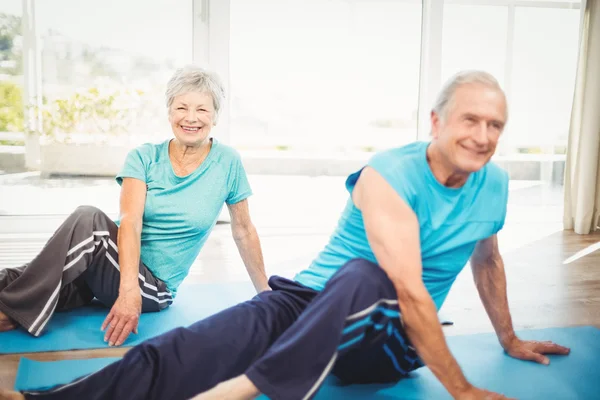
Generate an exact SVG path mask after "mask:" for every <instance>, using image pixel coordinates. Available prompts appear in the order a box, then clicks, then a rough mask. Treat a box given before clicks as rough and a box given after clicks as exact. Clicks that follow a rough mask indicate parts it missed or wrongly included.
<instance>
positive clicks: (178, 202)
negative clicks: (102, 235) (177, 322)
mask: <svg viewBox="0 0 600 400" xmlns="http://www.w3.org/2000/svg"><path fill="white" fill-rule="evenodd" d="M169 142H170V140H166V141H164V142H162V143H159V144H150V143H146V144H143V145H141V146H139V147H137V148H136V149H133V150H132V151H131V152H129V154H128V155H127V158H126V160H125V165H124V166H123V169H122V170H121V172H120V173H119V174H118V175H117V177H116V180H117V182H118V183H119V185H120V184H122V182H123V178H127V177H129V178H136V179H139V180H141V181H143V182H145V183H146V204H145V208H144V216H143V225H142V235H141V236H142V238H141V239H142V242H141V254H140V258H141V260H142V262H143V263H144V265H146V267H148V269H149V270H150V271H151V272H152V274H153V275H154V276H155V277H156V278H158V279H160V280H161V281H163V282H165V284H166V285H167V287H168V288H169V290H170V291H171V292H173V294H176V292H177V288H178V286H179V285H180V284H181V282H182V281H183V279H184V278H185V277H186V276H187V274H188V272H189V269H190V267H191V265H192V263H193V262H194V260H195V259H196V257H197V256H198V253H199V252H200V249H201V248H202V246H203V245H204V243H205V242H206V239H207V238H208V236H209V234H210V232H211V231H212V229H213V227H214V226H215V224H216V222H217V218H218V217H219V214H220V213H221V210H222V209H223V205H224V204H225V203H227V204H235V203H237V202H239V201H242V200H244V199H246V198H247V197H249V196H250V195H251V194H252V191H251V189H250V184H249V183H248V179H247V176H246V172H245V170H244V167H243V165H242V162H241V158H240V155H239V153H238V152H237V151H236V150H234V149H233V148H231V147H229V146H226V145H224V144H222V143H219V142H218V141H217V140H216V139H212V147H211V149H210V152H209V153H208V156H207V157H206V159H205V160H204V161H203V162H202V164H201V165H200V166H199V167H198V168H197V169H196V170H195V171H194V172H192V173H191V174H189V175H187V176H185V177H178V176H177V175H175V172H174V171H173V167H172V165H171V161H170V159H169ZM115 222H116V223H117V225H119V221H118V220H117V221H115Z"/></svg>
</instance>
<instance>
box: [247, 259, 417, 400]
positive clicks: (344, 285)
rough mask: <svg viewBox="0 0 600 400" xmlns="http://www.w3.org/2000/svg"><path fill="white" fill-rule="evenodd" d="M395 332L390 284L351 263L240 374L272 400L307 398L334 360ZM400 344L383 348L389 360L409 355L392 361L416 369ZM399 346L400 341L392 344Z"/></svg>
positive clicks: (371, 267)
mask: <svg viewBox="0 0 600 400" xmlns="http://www.w3.org/2000/svg"><path fill="white" fill-rule="evenodd" d="M399 329H401V321H400V316H399V312H398V301H397V295H396V291H395V289H394V286H393V284H392V282H391V281H390V280H389V278H388V277H387V275H386V274H385V272H384V271H383V270H382V269H381V268H380V267H379V266H377V265H375V264H373V263H371V262H369V261H365V260H352V261H350V262H349V263H348V264H347V265H346V266H344V267H343V268H342V269H341V270H340V271H338V273H336V275H334V276H333V277H332V278H331V280H330V281H329V283H328V284H327V286H326V287H325V289H324V290H323V292H322V293H320V294H319V295H318V296H317V297H316V298H315V300H314V301H313V302H312V303H311V304H310V305H309V306H308V307H307V309H306V311H305V312H304V313H302V315H301V316H300V318H299V319H298V320H297V321H296V322H295V323H294V325H292V326H291V327H290V329H288V330H287V331H286V332H285V333H284V334H283V335H282V336H281V337H280V338H279V339H278V340H277V341H276V342H275V343H274V344H273V345H272V346H271V347H270V348H269V350H268V351H267V352H266V354H265V355H264V356H263V357H261V358H260V359H259V360H257V361H256V362H255V363H253V364H252V366H251V367H250V368H249V369H248V370H247V371H246V372H245V375H246V376H247V377H248V378H249V379H250V381H251V382H252V383H254V385H255V386H256V387H257V388H258V389H259V391H260V392H261V393H264V394H265V395H267V396H268V397H269V398H270V399H272V400H278V399H311V398H312V397H313V396H314V395H315V394H316V392H317V390H318V389H319V388H320V386H321V384H322V383H323V381H324V379H325V378H326V377H327V375H328V374H329V373H330V372H332V370H333V369H334V366H335V365H336V363H337V362H338V361H339V360H343V359H344V358H345V357H346V355H349V354H352V352H355V351H361V349H369V348H373V347H374V346H377V345H380V346H381V345H383V344H384V343H388V339H389V338H391V337H392V335H393V334H394V332H396V333H397V332H399ZM394 339H395V340H396V341H398V338H394ZM402 341H403V347H402V351H399V350H398V349H397V348H396V349H395V350H394V349H392V348H390V347H389V346H391V345H392V344H391V342H390V343H389V344H388V345H387V347H388V350H389V352H390V353H391V354H392V355H393V354H394V353H396V354H402V353H406V354H408V357H406V360H405V357H403V358H402V359H401V360H400V359H396V360H395V362H397V363H399V367H400V368H402V369H412V368H416V367H418V366H420V362H419V361H418V360H417V356H416V353H415V352H414V350H412V348H411V347H410V345H409V343H408V340H407V339H406V338H402ZM398 345H400V342H399V341H398V343H396V344H394V346H398ZM382 349H384V347H382ZM384 351H385V350H384ZM411 358H412V361H411ZM389 362H390V365H391V364H393V363H394V360H393V359H392V358H391V357H390V358H389ZM338 373H339V374H340V375H342V374H343V373H344V370H343V369H342V368H340V369H339V371H338Z"/></svg>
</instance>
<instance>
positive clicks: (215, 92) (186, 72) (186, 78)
mask: <svg viewBox="0 0 600 400" xmlns="http://www.w3.org/2000/svg"><path fill="white" fill-rule="evenodd" d="M188 92H199V93H206V94H209V95H210V96H211V97H212V99H213V105H214V107H215V120H216V119H217V118H218V116H219V111H220V110H221V107H222V105H223V103H224V101H225V88H224V86H223V83H222V81H221V78H220V77H219V75H217V74H216V73H215V72H213V71H209V70H206V69H204V68H201V67H198V66H195V65H186V66H184V67H182V68H179V69H177V70H176V71H175V73H174V74H173V76H172V77H171V79H169V82H168V83H167V90H166V93H165V97H166V102H167V108H170V107H171V104H173V99H175V97H177V96H179V95H181V94H183V93H188Z"/></svg>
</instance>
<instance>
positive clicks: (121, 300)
mask: <svg viewBox="0 0 600 400" xmlns="http://www.w3.org/2000/svg"><path fill="white" fill-rule="evenodd" d="M145 203H146V183H145V182H143V181H141V180H139V179H134V178H124V179H123V184H122V185H121V199H120V218H119V219H120V223H119V232H118V236H117V248H118V249H119V267H120V271H121V280H120V283H119V297H118V298H117V301H116V302H115V304H114V305H113V307H112V308H111V310H110V313H109V314H108V316H107V317H106V319H105V320H104V323H103V324H102V330H104V329H106V328H107V327H108V330H107V331H106V334H105V335H104V341H106V342H108V343H109V345H110V346H112V345H116V346H120V345H121V344H122V343H123V342H124V341H125V339H127V336H129V334H130V333H131V332H135V333H137V326H138V321H139V316H140V313H141V309H142V296H141V294H140V285H139V282H138V274H139V263H140V247H141V234H142V218H143V215H144V204H145Z"/></svg>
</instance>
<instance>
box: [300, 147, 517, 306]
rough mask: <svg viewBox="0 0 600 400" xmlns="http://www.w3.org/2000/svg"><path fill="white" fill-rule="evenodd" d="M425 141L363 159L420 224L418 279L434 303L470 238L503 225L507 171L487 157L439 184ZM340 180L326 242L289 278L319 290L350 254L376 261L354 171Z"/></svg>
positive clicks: (471, 244)
mask: <svg viewBox="0 0 600 400" xmlns="http://www.w3.org/2000/svg"><path fill="white" fill-rule="evenodd" d="M428 144H429V143H427V142H414V143H411V144H408V145H406V146H403V147H399V148H394V149H391V150H386V151H383V152H380V153H378V154H376V155H375V156H373V157H372V158H371V160H370V161H369V162H368V165H369V166H371V167H372V168H374V169H375V170H376V171H377V172H378V173H379V174H381V175H382V176H383V177H384V178H385V179H386V181H387V182H388V183H389V184H390V185H391V186H392V187H393V188H394V189H395V191H396V192H397V193H398V194H399V195H400V196H401V198H402V199H404V201H405V202H406V203H407V204H408V205H409V206H410V207H411V208H412V209H413V210H414V212H415V214H416V215H417V218H418V221H419V226H420V244H421V260H422V265H423V273H422V277H423V281H424V283H425V287H426V288H427V290H428V291H429V294H430V295H431V297H432V298H433V301H434V302H435V304H436V306H437V308H438V309H439V308H440V307H441V306H442V304H443V303H444V301H445V299H446V296H447V295H448V292H449V290H450V287H451V286H452V284H453V283H454V280H455V279H456V276H457V275H458V273H459V272H460V271H461V270H462V269H463V267H464V266H465V265H466V263H467V262H468V260H469V258H470V256H471V254H472V252H473V250H474V248H475V245H476V243H477V242H478V241H479V240H482V239H485V238H487V237H490V236H492V235H493V234H495V233H497V232H498V231H499V230H500V229H501V228H502V227H503V225H504V220H505V216H506V206H507V201H508V174H507V173H506V172H505V171H504V170H502V169H500V168H499V167H498V166H496V165H495V164H493V163H491V162H490V163H488V164H486V165H485V166H484V167H483V168H482V169H481V170H479V171H477V172H475V173H473V174H471V175H470V176H469V178H468V179H467V181H466V183H465V184H464V185H463V186H462V187H461V188H449V187H446V186H444V185H442V184H441V183H440V182H439V181H438V180H437V179H436V178H435V177H434V175H433V173H432V172H431V169H430V167H429V164H428V163H427V158H426V150H427V147H428ZM361 171H362V169H361V170H360V171H358V172H355V173H353V174H351V175H350V176H349V177H348V179H347V180H346V188H347V189H348V191H349V193H350V198H349V199H348V202H347V204H346V207H345V209H344V211H343V213H342V215H341V217H340V220H339V222H338V226H337V228H336V229H335V231H334V233H333V235H332V236H331V238H330V240H329V243H328V244H327V245H326V246H325V248H324V249H323V250H322V251H321V252H320V253H319V255H318V256H317V258H316V259H315V260H314V261H313V262H312V264H311V265H310V266H309V267H308V268H307V269H305V270H304V271H301V272H300V273H299V274H297V275H296V277H295V280H296V281H297V282H299V283H301V284H303V285H305V286H308V287H310V288H313V289H315V290H322V289H323V288H324V286H325V284H326V283H327V281H328V280H329V278H331V276H332V275H333V274H334V273H335V272H336V271H337V270H338V269H339V268H341V267H342V266H343V265H344V264H345V263H346V262H348V261H349V260H351V259H353V258H363V259H366V260H370V261H372V262H377V261H376V259H375V256H374V255H373V251H372V250H371V247H370V246H369V243H368V241H367V237H366V233H365V227H364V224H363V219H362V214H361V212H360V210H358V209H357V208H356V207H355V206H354V203H353V202H352V197H351V196H352V190H353V189H354V185H355V184H356V182H357V180H358V177H359V175H360V172H361Z"/></svg>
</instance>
